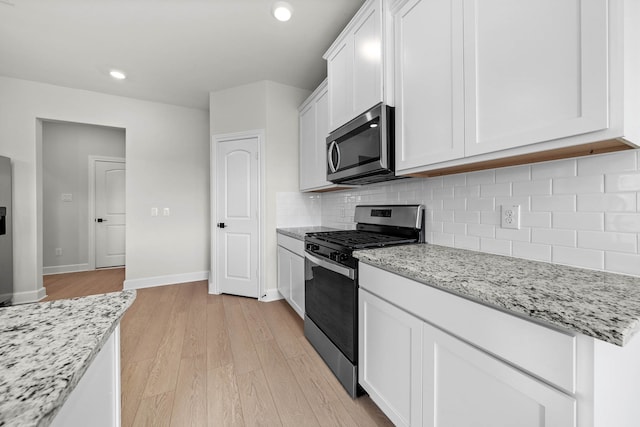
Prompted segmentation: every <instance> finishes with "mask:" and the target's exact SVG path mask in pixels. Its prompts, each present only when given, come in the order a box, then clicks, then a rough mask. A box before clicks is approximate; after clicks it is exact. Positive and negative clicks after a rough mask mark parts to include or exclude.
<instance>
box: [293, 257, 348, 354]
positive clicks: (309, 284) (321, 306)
mask: <svg viewBox="0 0 640 427" xmlns="http://www.w3.org/2000/svg"><path fill="white" fill-rule="evenodd" d="M356 283H357V282H356V270H355V269H353V268H349V267H345V266H343V265H340V264H336V263H333V262H331V261H328V260H325V259H322V258H319V257H317V256H315V255H313V254H310V253H309V252H305V287H304V292H305V296H304V301H305V316H306V317H308V318H309V319H311V320H312V321H313V322H314V323H315V324H316V326H317V327H318V328H319V329H320V330H321V332H322V333H323V334H324V335H326V337H327V338H329V340H331V342H332V343H333V344H334V345H335V346H336V347H337V348H338V349H339V350H340V351H341V352H342V353H343V354H344V355H345V356H346V357H347V359H349V361H350V362H351V363H352V364H354V365H355V364H356V363H357V353H356V347H357V345H358V342H357V336H358V335H357V332H358V331H357V328H358V325H357V322H356V321H357V313H358V311H357V310H358V300H357V295H358V289H357V286H356Z"/></svg>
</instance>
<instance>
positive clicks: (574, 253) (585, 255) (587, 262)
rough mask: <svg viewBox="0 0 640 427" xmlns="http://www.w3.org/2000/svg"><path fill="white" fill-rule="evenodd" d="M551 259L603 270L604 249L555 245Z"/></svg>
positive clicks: (560, 262) (556, 261)
mask: <svg viewBox="0 0 640 427" xmlns="http://www.w3.org/2000/svg"><path fill="white" fill-rule="evenodd" d="M551 261H553V262H555V263H558V264H566V265H573V266H577V267H584V268H591V269H596V270H602V269H603V268H604V251H597V250H593V249H580V248H568V247H565V246H554V247H553V255H552V258H551Z"/></svg>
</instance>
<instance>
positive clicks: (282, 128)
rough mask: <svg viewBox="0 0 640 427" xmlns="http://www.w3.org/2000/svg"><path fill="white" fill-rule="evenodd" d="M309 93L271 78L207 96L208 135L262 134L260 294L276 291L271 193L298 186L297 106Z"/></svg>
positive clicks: (290, 189) (275, 220) (272, 195)
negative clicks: (256, 131) (254, 131)
mask: <svg viewBox="0 0 640 427" xmlns="http://www.w3.org/2000/svg"><path fill="white" fill-rule="evenodd" d="M309 94H310V92H309V91H308V90H303V89H298V88H295V87H291V86H286V85H282V84H279V83H274V82H270V81H261V82H257V83H251V84H248V85H244V86H239V87H235V88H231V89H227V90H223V91H219V92H212V93H211V94H210V108H209V111H210V121H211V134H212V135H220V134H226V133H235V132H243V131H250V130H264V132H265V147H263V151H262V152H263V155H264V156H265V158H264V164H265V168H266V170H265V194H264V201H265V204H264V206H265V212H264V215H265V218H264V224H265V230H264V236H265V240H264V242H263V243H264V245H263V249H264V272H263V275H264V276H263V277H264V291H265V292H264V293H265V294H267V295H268V297H269V296H271V295H276V294H277V291H276V289H277V283H276V266H277V258H276V253H277V251H276V246H277V245H276V223H277V212H276V194H277V193H278V192H280V191H297V190H298V133H299V132H298V106H299V105H300V104H301V103H302V101H304V100H305V99H306V97H307V96H309ZM214 172H215V171H214ZM213 274H215V272H214V273H213Z"/></svg>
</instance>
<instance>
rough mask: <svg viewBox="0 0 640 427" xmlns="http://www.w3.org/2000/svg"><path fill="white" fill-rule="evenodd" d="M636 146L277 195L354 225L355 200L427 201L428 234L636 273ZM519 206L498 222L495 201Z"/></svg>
mask: <svg viewBox="0 0 640 427" xmlns="http://www.w3.org/2000/svg"><path fill="white" fill-rule="evenodd" d="M638 194H640V150H630V151H627V152H620V153H611V154H606V155H594V156H589V157H583V158H578V159H565V160H558V161H552V162H545V163H537V164H531V165H522V166H514V167H508V168H502V169H491V170H484V171H478V172H469V173H463V174H457V175H449V176H444V177H434V178H412V179H405V180H400V181H394V182H388V183H381V184H375V185H368V186H363V187H360V188H353V189H350V190H347V191H344V192H335V193H334V192H330V193H322V194H321V195H317V196H316V197H317V199H316V200H315V201H314V202H313V203H307V204H306V205H304V206H303V205H300V204H298V205H296V204H295V203H294V202H291V203H289V202H287V203H286V204H282V203H281V200H280V199H279V200H278V205H277V218H278V224H280V223H281V221H282V220H283V219H285V220H286V221H292V216H293V215H294V212H296V213H299V214H300V215H311V216H312V215H313V214H314V213H315V212H321V213H322V215H321V224H322V225H326V226H334V227H336V228H343V229H351V228H353V226H354V224H353V210H354V208H355V206H356V205H357V204H362V203H365V204H372V203H399V204H407V203H423V204H424V205H425V207H426V209H427V210H428V212H427V215H426V223H427V224H426V226H427V228H426V236H427V239H428V241H429V242H430V243H434V244H440V245H445V246H452V247H460V248H466V249H473V250H480V251H484V252H491V253H496V254H502V255H511V256H515V257H520V258H526V259H533V260H539V261H545V262H556V263H562V264H568V265H575V266H580V267H587V268H595V269H604V270H606V271H612V272H621V273H626V274H636V275H640V267H639V265H640V251H639V249H640V197H638ZM506 204H509V205H520V206H521V229H520V230H512V229H503V228H501V227H500V206H501V205H506Z"/></svg>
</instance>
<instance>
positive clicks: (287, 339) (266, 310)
mask: <svg viewBox="0 0 640 427" xmlns="http://www.w3.org/2000/svg"><path fill="white" fill-rule="evenodd" d="M260 309H261V310H262V313H263V316H264V319H265V320H266V321H267V325H269V329H271V331H272V333H273V334H274V338H275V340H276V342H277V343H278V346H279V347H280V349H281V350H282V353H283V354H284V356H285V357H286V358H289V357H295V356H297V355H300V354H304V352H305V350H304V348H302V347H301V346H300V342H299V340H298V338H299V334H298V333H297V331H296V328H291V327H290V326H289V325H288V324H287V322H286V321H285V318H284V316H283V315H282V306H281V305H280V303H279V302H278V301H274V302H266V303H262V304H260Z"/></svg>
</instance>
